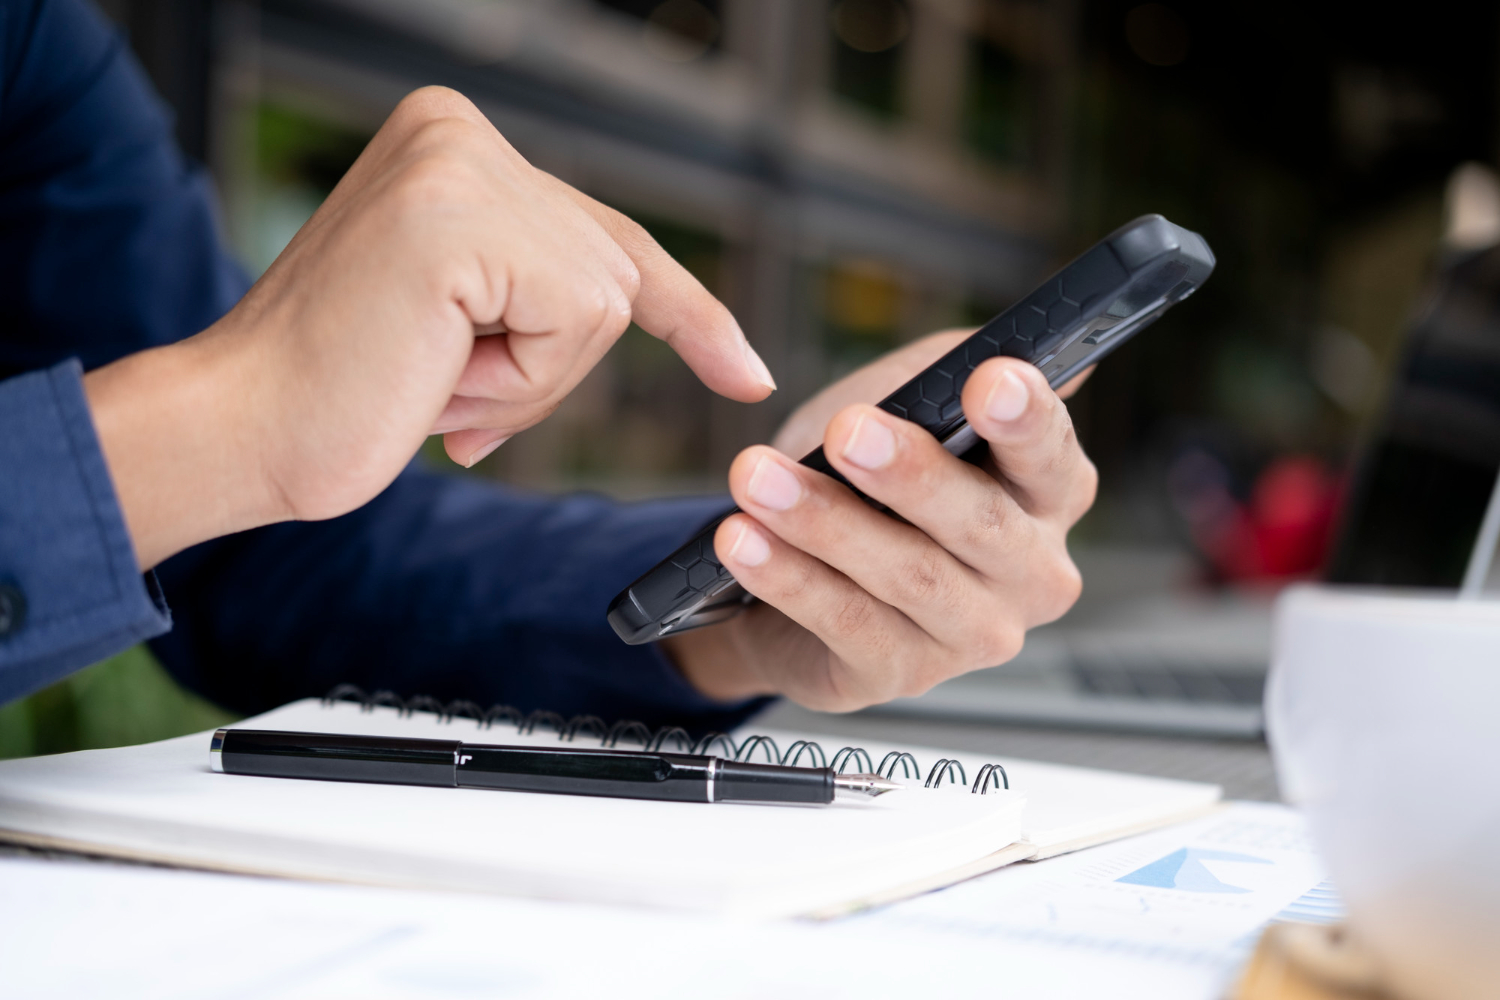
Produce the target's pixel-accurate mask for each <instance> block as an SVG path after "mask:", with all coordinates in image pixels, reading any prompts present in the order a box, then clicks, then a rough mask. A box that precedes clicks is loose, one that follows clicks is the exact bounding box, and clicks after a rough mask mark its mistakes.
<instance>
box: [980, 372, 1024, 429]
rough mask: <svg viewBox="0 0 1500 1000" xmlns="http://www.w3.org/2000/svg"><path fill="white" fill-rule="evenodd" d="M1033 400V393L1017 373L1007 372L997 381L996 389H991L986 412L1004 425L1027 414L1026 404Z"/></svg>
mask: <svg viewBox="0 0 1500 1000" xmlns="http://www.w3.org/2000/svg"><path fill="white" fill-rule="evenodd" d="M1030 400H1031V391H1030V390H1029V389H1027V388H1026V383H1025V382H1022V381H1021V379H1020V377H1019V376H1018V375H1016V373H1015V372H1006V373H1005V374H1004V375H1001V376H1000V377H999V378H998V379H996V381H995V385H994V388H992V389H990V398H989V399H987V400H985V403H984V412H985V413H986V414H988V416H989V418H990V419H991V420H998V421H1000V422H1002V423H1004V422H1006V421H1010V420H1014V419H1016V418H1017V417H1019V416H1020V415H1021V414H1023V413H1025V412H1026V404H1027V403H1028V402H1030Z"/></svg>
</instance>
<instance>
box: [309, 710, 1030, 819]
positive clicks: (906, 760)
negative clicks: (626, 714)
mask: <svg viewBox="0 0 1500 1000" xmlns="http://www.w3.org/2000/svg"><path fill="white" fill-rule="evenodd" d="M319 700H320V702H321V704H322V705H323V707H325V708H331V707H333V706H334V705H336V704H337V703H339V702H342V701H350V702H355V703H357V704H358V705H359V707H360V711H361V712H369V711H373V710H374V709H375V708H377V707H386V708H394V709H395V710H396V711H397V712H398V713H400V714H401V715H403V716H410V715H411V714H412V713H413V712H431V713H433V714H435V715H436V716H437V717H438V719H439V720H440V721H442V722H451V721H452V720H453V719H456V718H460V717H461V718H465V719H473V720H474V722H475V724H476V725H477V726H478V727H479V728H481V729H490V728H493V727H494V726H497V725H499V724H501V723H509V724H511V725H513V726H515V727H516V733H517V734H518V735H521V736H525V735H529V734H531V733H535V732H536V731H537V728H538V727H539V726H541V727H546V728H548V729H551V730H553V731H555V732H556V733H557V738H558V739H559V740H566V741H568V742H570V743H571V742H573V741H574V740H575V739H576V738H577V737H578V736H579V735H580V734H587V735H589V736H593V737H595V738H597V739H598V740H599V745H600V746H604V747H616V746H619V744H620V741H621V740H628V741H630V742H632V743H639V744H641V746H642V747H644V748H645V749H646V750H648V751H659V750H662V749H663V748H665V747H666V746H667V744H668V743H672V744H673V745H674V752H680V753H688V754H698V755H708V754H712V753H713V751H714V750H715V748H718V749H720V750H722V751H724V753H723V756H725V757H727V758H728V759H730V760H737V761H745V762H749V761H750V760H751V759H752V758H753V757H754V756H755V755H756V753H757V751H759V752H760V753H761V755H763V756H764V757H765V759H766V762H767V763H770V764H781V765H784V766H787V767H799V766H806V767H832V768H833V769H834V770H835V771H836V772H838V773H839V774H843V773H844V772H845V771H846V770H848V769H849V768H851V767H854V766H860V767H862V768H863V770H862V771H861V772H859V773H865V774H868V773H872V772H873V773H874V774H877V775H879V776H880V777H882V778H895V776H896V767H897V765H900V767H901V774H902V777H904V778H920V777H921V776H922V768H921V766H920V765H919V764H918V763H917V759H916V758H915V757H913V756H912V755H911V754H909V753H906V752H905V751H902V750H892V751H891V752H890V753H888V754H886V755H885V756H884V757H882V758H881V759H880V765H879V766H878V767H876V766H872V763H873V762H872V759H871V757H870V754H869V752H868V751H866V750H865V749H864V748H863V747H843V748H841V749H840V750H839V752H838V753H836V754H834V755H833V759H832V760H831V761H830V760H829V758H828V755H827V754H826V753H825V752H824V750H823V747H822V745H820V744H819V743H816V742H814V741H813V740H798V741H797V742H795V743H793V744H792V745H791V746H789V747H787V748H786V752H785V753H783V752H782V751H781V748H780V747H778V746H777V745H776V741H775V740H774V739H772V738H771V737H769V736H750V737H747V738H746V739H745V741H744V742H743V743H740V744H738V745H736V744H735V742H734V738H733V737H731V736H730V735H729V734H727V733H718V732H715V733H707V734H705V735H704V736H702V737H701V738H699V739H698V740H697V741H696V742H695V741H694V740H693V737H692V734H691V733H689V732H688V731H687V730H686V729H683V728H682V727H680V726H663V727H661V728H660V729H658V730H657V731H656V732H655V733H653V732H652V731H651V730H650V729H649V728H648V727H647V726H646V725H645V723H642V722H638V721H636V720H634V719H622V720H620V721H619V722H616V723H615V724H614V725H609V724H607V723H606V722H605V721H604V720H603V719H601V718H600V717H599V716H597V715H575V716H573V718H571V719H567V720H564V719H563V717H562V716H561V715H559V714H557V713H556V712H549V711H547V710H546V709H537V710H536V711H534V712H532V713H530V714H529V715H527V714H523V713H522V712H521V711H520V710H519V709H517V708H515V707H514V706H512V705H499V704H496V705H491V706H490V707H489V708H488V709H481V708H480V707H479V705H478V704H477V703H476V702H473V701H469V700H467V699H462V698H460V699H457V700H455V701H451V702H449V703H448V704H446V705H444V704H443V703H442V702H440V701H438V700H437V699H436V698H432V697H429V696H427V695H420V694H419V695H413V696H411V697H410V698H405V699H403V698H401V697H400V696H399V695H397V694H396V693H395V692H394V691H386V690H380V691H376V692H374V693H373V694H366V693H365V691H364V690H363V689H362V688H360V687H359V686H357V685H355V684H340V685H338V686H336V687H334V688H333V689H332V690H330V691H329V692H328V693H327V694H325V695H324V696H323V697H322V698H321V699H319ZM804 757H806V758H807V759H808V761H809V763H808V764H805V765H804V764H802V759H803V758H804ZM955 769H956V772H957V773H956V774H955ZM944 778H947V779H948V783H949V784H956V785H964V784H968V776H967V775H966V774H965V773H964V766H963V764H962V763H961V762H959V761H957V760H950V759H948V758H943V759H942V760H939V761H938V762H937V763H936V764H934V765H932V770H931V771H930V772H928V775H927V780H926V781H925V782H923V786H922V787H924V788H938V787H940V786H941V785H942V784H943V779H944ZM991 787H995V788H999V789H1004V790H1009V789H1010V776H1009V775H1007V774H1006V773H1005V768H1003V767H1001V766H1000V765H999V764H986V765H984V767H982V768H980V769H979V773H978V776H977V777H976V778H975V779H974V786H973V788H972V789H971V791H972V792H973V793H974V794H976V795H985V794H988V792H989V790H990V788H991Z"/></svg>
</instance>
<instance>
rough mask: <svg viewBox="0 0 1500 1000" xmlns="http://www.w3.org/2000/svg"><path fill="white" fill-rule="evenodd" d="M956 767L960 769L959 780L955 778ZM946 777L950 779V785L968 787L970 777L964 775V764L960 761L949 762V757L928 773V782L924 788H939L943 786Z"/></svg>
mask: <svg viewBox="0 0 1500 1000" xmlns="http://www.w3.org/2000/svg"><path fill="white" fill-rule="evenodd" d="M955 767H956V768H958V777H957V778H955V777H953V769H954V768H955ZM945 777H946V778H947V779H948V781H949V783H950V784H954V785H967V784H968V783H969V776H968V775H966V774H964V766H963V764H962V763H960V762H959V761H956V760H949V759H948V758H947V757H944V758H943V759H942V760H939V761H938V762H937V763H936V764H934V765H932V770H931V771H929V772H928V773H927V780H926V781H924V782H922V787H923V788H938V787H940V786H941V785H942V783H943V779H944V778H945Z"/></svg>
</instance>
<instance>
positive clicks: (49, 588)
mask: <svg viewBox="0 0 1500 1000" xmlns="http://www.w3.org/2000/svg"><path fill="white" fill-rule="evenodd" d="M0 469H4V470H5V474H4V475H0V703H3V702H6V701H10V700H12V699H14V698H19V697H21V696H22V695H26V694H29V693H30V692H32V691H35V690H37V689H38V688H41V687H44V686H45V685H47V684H50V683H52V682H53V681H55V680H57V679H59V678H61V677H62V676H64V675H65V674H68V673H70V672H72V671H74V670H77V669H79V668H80V667H85V666H87V665H89V664H90V663H94V662H96V661H98V660H102V659H104V658H106V657H108V656H111V655H113V654H115V653H118V652H119V651H121V650H123V649H126V648H128V647H130V646H132V645H134V644H136V643H138V642H140V641H142V640H144V639H148V638H151V637H152V636H156V635H160V634H161V633H163V632H165V631H167V630H168V629H169V628H171V624H172V619H171V614H170V613H169V612H168V610H167V606H166V602H165V601H164V599H163V598H162V595H161V591H160V589H159V588H158V587H157V585H156V578H155V576H153V575H152V574H145V575H144V576H143V575H142V574H141V572H140V570H139V569H138V568H137V565H136V559H135V551H134V548H133V547H132V545H131V541H130V533H129V531H128V529H127V528H126V526H125V518H124V515H123V513H122V512H121V510H120V504H119V501H118V499H117V498H116V497H115V491H114V485H113V483H112V482H111V481H110V477H109V468H108V466H107V465H106V464H105V461H104V453H103V451H102V450H101V449H100V447H99V439H98V436H97V435H96V433H95V431H94V422H93V418H92V416H91V415H90V413H89V407H88V399H87V397H85V395H84V392H83V367H82V366H81V365H80V364H79V363H78V361H77V360H68V361H65V362H63V363H62V364H60V365H57V366H56V367H53V368H49V369H46V370H43V371H36V372H29V373H27V374H25V375H20V376H18V377H16V378H12V379H8V380H6V381H3V382H0Z"/></svg>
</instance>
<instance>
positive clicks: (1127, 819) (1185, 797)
mask: <svg viewBox="0 0 1500 1000" xmlns="http://www.w3.org/2000/svg"><path fill="white" fill-rule="evenodd" d="M255 724H256V725H264V726H265V727H266V728H270V729H292V730H302V731H305V732H326V733H338V732H361V733H364V732H368V733H371V734H374V735H381V736H409V737H414V738H423V739H450V740H455V739H456V740H468V741H470V742H474V743H516V744H525V745H535V746H557V745H559V742H560V741H559V737H558V734H557V733H556V732H553V731H548V730H541V731H538V732H533V733H529V734H525V735H521V734H519V733H518V732H517V728H516V727H515V726H513V725H509V724H498V723H497V724H496V725H494V726H491V727H482V726H480V725H479V724H478V723H477V722H475V721H474V720H473V719H466V718H462V717H458V718H451V719H447V720H445V719H443V718H442V717H440V716H438V715H436V714H434V713H431V712H413V713H412V714H410V715H405V714H403V713H401V712H398V711H397V710H396V709H394V708H389V707H384V706H377V707H375V708H372V709H366V708H364V707H362V706H361V705H359V704H357V703H355V702H347V701H345V702H334V703H332V704H325V703H323V702H320V701H318V700H317V699H312V698H308V699H304V700H302V701H297V702H293V703H292V704H290V705H286V706H283V707H282V708H278V709H276V710H274V711H272V712H268V713H266V714H265V715H263V716H259V717H258V721H256V722H255ZM240 725H242V726H245V727H246V728H250V724H249V722H248V721H247V722H245V723H240ZM751 734H760V735H765V736H769V737H770V738H771V739H772V740H774V741H775V745H776V747H777V748H778V749H780V750H782V751H785V750H786V749H788V748H790V747H791V746H792V745H793V744H795V743H796V742H797V741H798V740H812V741H814V742H816V743H818V745H819V746H820V748H821V749H822V751H823V753H824V754H825V756H826V757H827V758H830V759H831V758H832V757H833V755H835V754H836V753H838V752H839V750H841V749H843V748H844V747H845V746H848V745H851V744H850V743H848V742H847V740H849V739H851V738H848V737H833V736H828V735H826V734H824V735H820V734H817V733H793V732H787V731H782V730H773V729H763V728H760V727H757V726H756V725H755V723H754V722H751V723H750V724H748V725H747V726H745V727H744V728H742V729H741V730H739V731H738V732H736V733H735V734H734V736H735V739H736V742H740V741H743V740H744V739H745V738H746V737H748V736H750V735H751ZM576 742H577V743H578V744H579V745H583V746H596V745H598V740H597V739H595V738H593V737H589V736H586V735H580V736H578V737H576ZM853 745H855V746H858V747H859V748H861V749H863V750H865V751H866V752H867V754H868V755H869V758H870V763H871V764H873V765H877V766H878V765H879V764H880V762H881V761H882V760H883V759H884V757H885V755H886V754H888V753H892V752H907V753H910V754H911V755H912V757H913V758H914V759H915V760H916V762H917V764H918V765H919V766H920V772H919V777H918V778H916V779H915V780H912V781H911V783H912V784H913V785H914V786H920V785H921V784H922V779H923V778H925V777H926V776H927V774H928V772H929V771H930V770H931V768H932V766H933V765H934V764H935V763H937V761H938V760H940V759H943V758H949V759H954V760H958V761H959V762H960V764H961V765H962V773H963V775H964V776H965V778H966V779H967V783H970V784H972V782H974V781H975V780H976V779H977V778H978V776H979V770H980V768H982V767H983V766H984V765H985V764H990V763H994V764H1000V765H1001V766H1003V767H1004V768H1005V772H1006V775H1007V777H1008V779H1009V781H1010V787H1011V790H1012V791H1013V792H1015V793H1018V794H1019V795H1020V796H1021V797H1023V798H1025V799H1026V808H1025V811H1024V812H1023V813H1022V817H1021V823H1022V835H1021V836H1022V839H1025V840H1026V841H1027V842H1029V843H1030V844H1032V845H1033V847H1034V850H1033V851H1031V852H1030V853H1029V854H1027V855H1025V856H1026V857H1028V858H1030V859H1033V860H1037V859H1041V858H1046V857H1052V856H1054V855H1056V854H1062V853H1065V852H1067V851H1073V850H1078V849H1079V848H1082V847H1088V846H1091V845H1093V844H1096V843H1101V842H1104V841H1107V840H1113V839H1115V838H1117V837H1122V836H1127V835H1129V834H1132V833H1136V832H1141V831H1143V830H1147V829H1152V828H1155V827H1158V826H1161V825H1163V824H1165V823H1170V822H1173V821H1176V820H1182V819H1189V818H1192V817H1194V816H1197V815H1200V814H1202V813H1203V812H1204V811H1206V810H1208V809H1211V808H1212V807H1213V806H1214V805H1215V804H1216V803H1217V802H1218V801H1219V800H1220V798H1221V796H1222V790H1221V789H1220V788H1219V786H1218V785H1211V784H1204V783H1202V782H1193V781H1179V780H1175V779H1171V778H1153V777H1150V776H1147V775H1139V774H1127V773H1123V772H1119V771H1105V770H1100V769H1095V768H1086V767H1073V766H1069V765H1063V764H1047V763H1043V762H1040V761H1032V760H1021V759H1018V758H1013V757H996V756H989V755H978V754H974V753H970V752H967V751H962V752H961V751H955V750H941V749H936V748H932V747H912V746H910V745H900V746H897V745H895V744H887V743H884V742H879V741H871V740H857V741H854V743H853ZM755 759H757V760H760V759H764V758H763V757H761V756H759V755H757V756H756V757H755ZM811 760H812V758H811V757H810V756H807V757H804V758H803V760H802V763H809V762H811ZM863 766H864V763H863V760H862V759H861V761H860V763H859V764H857V765H856V766H851V767H850V768H849V770H851V771H856V770H860V769H861V768H862V767H863ZM893 774H894V777H896V778H897V779H898V780H905V779H906V778H907V773H906V772H905V771H904V769H903V768H902V767H899V766H898V767H897V768H896V769H895V770H894V772H893ZM955 790H956V789H955ZM925 791H926V790H924V794H925ZM990 794H991V795H993V794H995V793H994V792H991V793H990ZM890 797H891V796H885V797H884V798H890Z"/></svg>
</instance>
